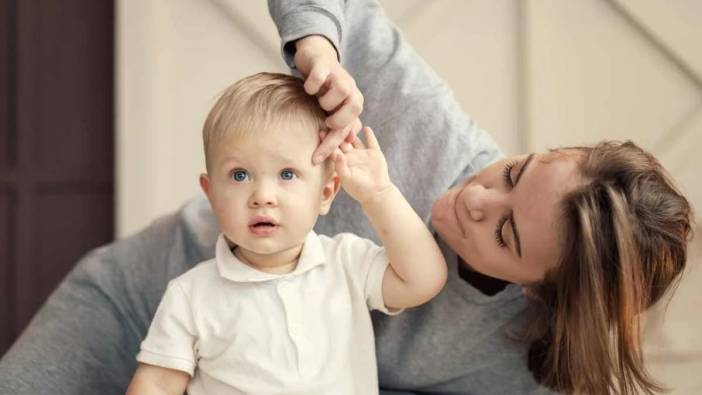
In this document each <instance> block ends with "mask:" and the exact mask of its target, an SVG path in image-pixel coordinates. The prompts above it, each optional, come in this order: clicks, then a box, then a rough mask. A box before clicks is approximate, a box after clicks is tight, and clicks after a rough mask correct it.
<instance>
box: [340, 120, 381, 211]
mask: <svg viewBox="0 0 702 395" xmlns="http://www.w3.org/2000/svg"><path fill="white" fill-rule="evenodd" d="M363 133H364V135H365V136H366V142H367V143H368V147H366V146H365V145H364V144H363V142H362V141H361V140H359V139H358V138H355V139H354V140H353V142H351V143H350V144H349V143H342V144H341V146H340V147H339V148H337V149H336V151H335V152H334V166H335V167H336V172H337V174H339V179H340V180H341V186H342V187H343V188H344V190H345V191H346V192H347V193H348V194H349V195H351V197H352V198H354V199H355V200H356V201H357V202H359V203H360V204H361V205H363V204H364V203H366V202H368V201H369V200H370V199H372V198H373V197H375V196H380V195H382V194H383V193H384V192H385V191H387V190H389V189H390V188H391V187H392V183H391V182H390V176H389V175H388V165H387V163H386V162H385V156H384V155H383V152H382V151H381V150H380V146H379V145H378V140H377V139H376V138H375V134H373V131H372V130H371V128H369V127H367V126H366V127H365V128H363Z"/></svg>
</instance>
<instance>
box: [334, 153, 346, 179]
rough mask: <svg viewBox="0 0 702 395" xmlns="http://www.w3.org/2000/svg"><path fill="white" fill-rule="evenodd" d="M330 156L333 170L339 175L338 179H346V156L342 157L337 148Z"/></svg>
mask: <svg viewBox="0 0 702 395" xmlns="http://www.w3.org/2000/svg"><path fill="white" fill-rule="evenodd" d="M332 156H333V159H334V169H335V170H336V172H337V173H338V174H339V177H341V178H342V179H344V178H346V177H348V176H349V165H348V162H347V161H346V156H345V155H344V153H343V152H341V150H340V149H339V148H337V149H336V150H334V153H332Z"/></svg>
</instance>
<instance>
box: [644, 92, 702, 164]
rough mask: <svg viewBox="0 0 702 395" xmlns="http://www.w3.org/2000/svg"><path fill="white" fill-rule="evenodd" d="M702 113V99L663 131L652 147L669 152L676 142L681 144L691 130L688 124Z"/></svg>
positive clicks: (659, 151) (660, 151)
mask: <svg viewBox="0 0 702 395" xmlns="http://www.w3.org/2000/svg"><path fill="white" fill-rule="evenodd" d="M701 113H702V100H700V102H699V103H697V105H696V106H694V107H693V108H692V109H691V110H690V111H688V112H687V113H685V115H683V116H682V117H680V119H679V120H678V122H676V123H675V125H673V126H672V127H671V128H670V129H668V130H667V131H665V132H663V133H661V135H660V136H658V139H656V141H655V142H654V143H653V145H652V146H651V149H652V150H653V151H654V152H656V153H663V152H667V151H668V150H670V149H671V148H672V146H673V145H675V144H681V143H682V139H683V136H685V134H686V132H687V131H688V130H689V128H688V125H690V124H691V123H692V121H694V120H695V118H697V116H698V115H699V114H701Z"/></svg>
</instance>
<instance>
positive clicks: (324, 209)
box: [319, 172, 341, 215]
mask: <svg viewBox="0 0 702 395" xmlns="http://www.w3.org/2000/svg"><path fill="white" fill-rule="evenodd" d="M340 186H341V182H340V180H339V175H338V174H336V172H333V173H332V176H331V177H330V178H329V179H328V180H327V182H325V183H324V185H322V200H321V202H320V203H319V214H320V215H327V213H328V212H329V209H330V208H331V204H332V202H333V201H334V198H335V197H336V194H337V193H338V192H339V187H340Z"/></svg>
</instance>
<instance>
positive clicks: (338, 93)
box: [294, 36, 363, 164]
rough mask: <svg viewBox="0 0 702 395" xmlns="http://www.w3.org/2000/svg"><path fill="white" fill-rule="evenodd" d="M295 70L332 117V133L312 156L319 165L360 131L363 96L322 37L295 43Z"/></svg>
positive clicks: (329, 123)
mask: <svg viewBox="0 0 702 395" xmlns="http://www.w3.org/2000/svg"><path fill="white" fill-rule="evenodd" d="M295 48H296V51H295V59H294V61H295V66H296V67H297V69H298V70H299V71H300V72H301V73H302V75H303V76H304V77H305V91H306V92H307V93H308V94H310V95H316V96H317V97H318V100H319V105H320V106H321V107H322V109H324V110H325V111H327V113H329V114H330V116H329V117H328V118H327V119H326V125H327V127H328V128H329V132H328V133H326V136H325V137H324V139H323V141H322V143H321V144H320V145H319V147H317V149H316V150H315V152H314V153H313V155H312V162H313V163H315V164H317V163H320V162H322V161H323V160H324V159H326V158H327V157H328V156H329V155H330V154H331V153H332V152H334V150H335V149H336V148H337V147H339V145H340V144H341V143H343V142H344V141H346V142H347V143H350V142H351V141H353V140H354V139H355V138H356V134H357V133H358V132H359V131H360V130H361V121H360V119H359V118H358V116H359V115H360V114H361V111H363V95H362V94H361V91H360V90H358V87H357V86H356V81H354V79H353V77H351V75H350V74H349V73H348V72H347V71H346V70H345V69H344V68H343V67H342V66H341V64H339V61H338V59H337V56H336V50H335V49H334V46H333V45H332V44H331V43H330V42H329V41H328V40H327V39H326V38H324V37H322V36H307V37H305V38H302V39H300V40H298V41H297V42H296V43H295Z"/></svg>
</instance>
